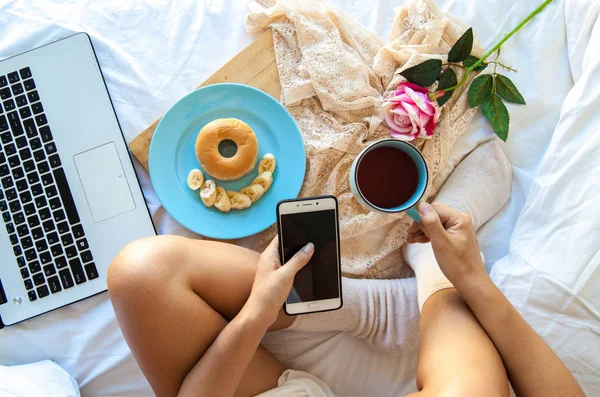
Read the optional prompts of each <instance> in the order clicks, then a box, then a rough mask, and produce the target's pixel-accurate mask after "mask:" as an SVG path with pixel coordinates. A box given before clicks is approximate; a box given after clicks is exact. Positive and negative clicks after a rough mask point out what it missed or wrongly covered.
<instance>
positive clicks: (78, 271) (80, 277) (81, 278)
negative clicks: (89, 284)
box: [69, 258, 86, 284]
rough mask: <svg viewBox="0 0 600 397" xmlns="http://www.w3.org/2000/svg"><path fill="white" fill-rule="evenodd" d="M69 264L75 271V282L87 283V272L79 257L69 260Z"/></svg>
mask: <svg viewBox="0 0 600 397" xmlns="http://www.w3.org/2000/svg"><path fill="white" fill-rule="evenodd" d="M69 266H70V267H71V270H72V271H73V278H75V284H82V283H85V281H86V280H85V274H84V273H83V268H82V267H81V261H80V260H79V258H74V259H71V260H70V261H69Z"/></svg>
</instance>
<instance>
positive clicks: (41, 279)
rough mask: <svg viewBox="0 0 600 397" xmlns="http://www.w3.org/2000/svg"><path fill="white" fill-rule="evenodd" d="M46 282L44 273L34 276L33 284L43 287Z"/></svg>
mask: <svg viewBox="0 0 600 397" xmlns="http://www.w3.org/2000/svg"><path fill="white" fill-rule="evenodd" d="M45 282H46V277H44V273H37V274H34V275H33V283H34V284H35V285H42V284H44V283H45Z"/></svg>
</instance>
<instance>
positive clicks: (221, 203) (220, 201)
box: [215, 186, 231, 212]
mask: <svg viewBox="0 0 600 397" xmlns="http://www.w3.org/2000/svg"><path fill="white" fill-rule="evenodd" d="M215 207H216V208H217V209H218V210H219V211H221V212H229V210H230V209H231V200H229V196H228V195H227V192H226V191H225V189H223V188H222V187H221V186H217V199H216V201H215Z"/></svg>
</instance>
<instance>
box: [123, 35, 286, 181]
mask: <svg viewBox="0 0 600 397" xmlns="http://www.w3.org/2000/svg"><path fill="white" fill-rule="evenodd" d="M216 83H239V84H246V85H250V86H252V87H255V88H258V89H260V90H263V91H264V92H266V93H267V94H269V95H271V96H272V97H274V98H275V99H277V100H279V94H280V93H281V84H280V83H279V72H278V71H277V64H276V63H275V49H274V48H273V34H272V33H271V29H269V30H267V31H265V32H264V33H263V34H261V35H260V36H259V37H258V38H257V39H256V40H254V41H253V42H252V43H251V44H250V45H249V46H248V47H246V48H244V49H243V50H242V52H240V53H239V54H237V55H236V56H235V57H233V59H231V60H230V61H229V62H227V63H226V64H225V65H224V66H222V67H221V68H220V69H219V70H217V71H216V72H215V73H214V74H213V75H212V76H210V77H209V78H208V79H206V80H205V81H204V82H203V83H202V84H200V85H199V86H198V87H197V88H200V87H204V86H206V85H210V84H216ZM159 121H160V119H158V120H156V121H155V122H154V123H153V124H152V125H151V126H150V127H148V128H146V129H145V130H144V131H142V133H141V134H139V135H138V136H137V137H135V139H133V141H131V143H130V144H129V148H130V149H131V152H132V153H133V155H134V156H135V157H136V158H137V159H138V160H139V161H140V163H142V165H143V166H144V168H146V169H148V151H149V150H150V141H151V140H152V135H154V130H155V129H156V126H157V125H158V122H159Z"/></svg>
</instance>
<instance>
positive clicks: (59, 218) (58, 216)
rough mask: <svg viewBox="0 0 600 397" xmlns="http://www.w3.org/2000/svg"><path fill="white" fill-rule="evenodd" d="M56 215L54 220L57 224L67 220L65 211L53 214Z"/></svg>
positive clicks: (57, 211)
mask: <svg viewBox="0 0 600 397" xmlns="http://www.w3.org/2000/svg"><path fill="white" fill-rule="evenodd" d="M52 214H53V215H54V220H55V221H56V222H60V221H64V220H65V218H66V217H65V212H64V211H63V210H60V209H59V210H56V211H54V212H53V213H52Z"/></svg>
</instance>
